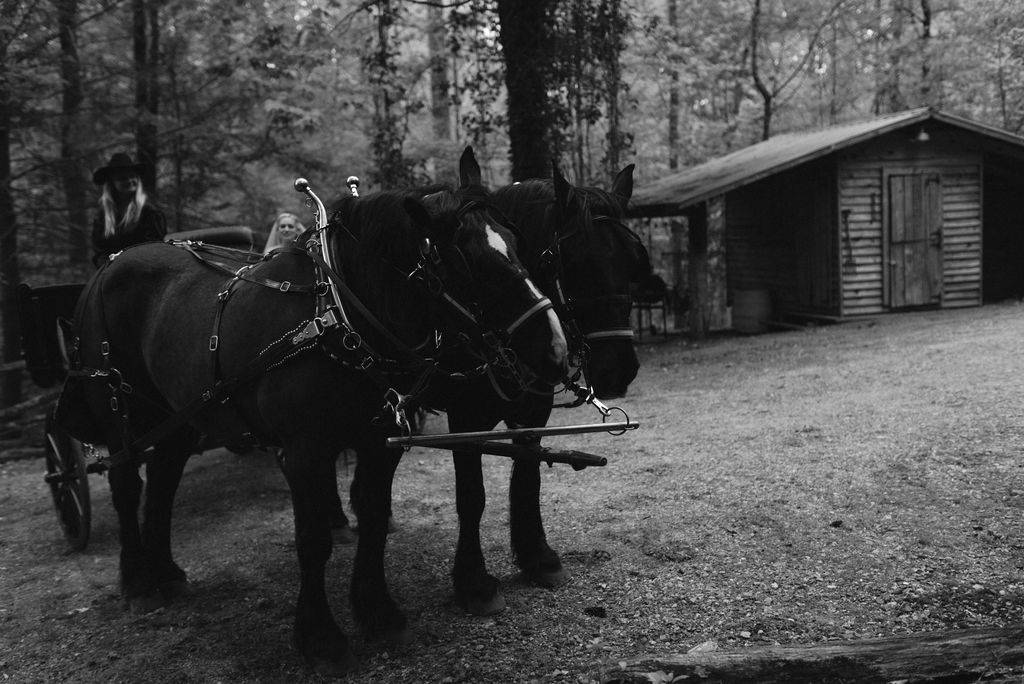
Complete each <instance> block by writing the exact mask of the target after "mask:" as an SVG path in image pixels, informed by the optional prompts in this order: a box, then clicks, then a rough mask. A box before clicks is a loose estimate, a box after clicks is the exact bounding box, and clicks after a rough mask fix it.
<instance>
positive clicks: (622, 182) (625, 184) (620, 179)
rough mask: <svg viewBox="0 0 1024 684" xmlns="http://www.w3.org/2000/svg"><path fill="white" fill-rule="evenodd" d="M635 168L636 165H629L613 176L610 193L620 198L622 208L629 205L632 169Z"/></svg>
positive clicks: (631, 191)
mask: <svg viewBox="0 0 1024 684" xmlns="http://www.w3.org/2000/svg"><path fill="white" fill-rule="evenodd" d="M635 168H636V164H630V165H629V166H627V167H626V168H624V169H622V170H621V171H619V172H618V173H617V174H615V182H613V183H612V193H613V194H615V195H617V196H619V197H620V198H622V206H623V207H625V206H626V204H628V203H629V198H630V197H632V196H633V169H635Z"/></svg>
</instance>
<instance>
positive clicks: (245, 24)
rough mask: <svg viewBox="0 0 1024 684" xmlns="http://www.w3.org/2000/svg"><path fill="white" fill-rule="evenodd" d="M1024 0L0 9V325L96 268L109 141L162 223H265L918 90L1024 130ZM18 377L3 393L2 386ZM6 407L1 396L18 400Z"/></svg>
mask: <svg viewBox="0 0 1024 684" xmlns="http://www.w3.org/2000/svg"><path fill="white" fill-rule="evenodd" d="M1020 9H1021V6H1020V2H1019V0H708V1H707V2H684V1H682V0H533V1H531V2H525V1H521V0H443V1H434V0H363V1H355V0H287V1H286V0H262V1H260V2H255V1H252V0H247V1H242V2H230V3H219V2H211V1H209V0H187V1H186V0H0V179H2V181H3V182H2V183H0V279H2V282H0V326H2V327H3V333H4V335H3V343H4V349H3V351H4V354H3V357H4V361H6V362H10V361H13V360H14V359H16V358H17V355H18V354H19V353H20V352H19V350H18V348H17V347H18V344H17V338H16V336H15V333H16V327H17V326H16V325H12V324H11V323H12V318H13V317H14V316H15V314H16V308H14V306H15V305H14V302H15V297H14V294H13V293H14V288H15V287H16V286H17V284H18V282H20V281H27V282H30V283H31V284H33V285H40V284H46V283H51V282H68V281H81V280H84V279H85V278H86V277H87V276H88V274H89V273H90V272H91V266H90V265H89V261H88V255H89V244H88V227H89V222H90V221H91V218H92V216H93V213H94V211H95V207H96V199H97V193H96V189H95V187H94V186H93V185H92V183H91V180H90V177H91V171H92V170H93V169H95V168H97V167H98V166H101V165H102V164H103V163H105V162H106V160H107V159H109V157H110V155H111V154H112V153H113V152H116V151H128V152H130V153H132V154H133V156H136V157H141V158H148V159H152V160H154V161H155V162H156V165H157V169H158V172H157V179H156V181H157V182H156V186H155V188H154V192H155V196H156V198H157V200H158V201H159V203H160V205H161V206H162V207H164V209H165V211H166V212H167V215H168V220H169V224H170V229H171V230H172V231H173V230H188V229H193V228H200V227H206V226H212V225H248V226H250V227H252V228H253V229H254V230H256V231H260V232H265V231H266V230H268V229H269V226H270V224H271V222H272V220H273V218H274V216H275V215H276V214H277V213H278V212H279V211H282V210H291V211H296V212H297V213H299V214H300V216H305V215H307V214H306V213H304V212H305V211H306V210H304V209H303V207H302V203H301V201H300V199H301V198H300V197H299V196H298V195H297V193H295V192H294V190H292V181H293V180H294V179H295V178H296V177H297V176H304V177H306V178H309V179H310V181H311V184H312V186H313V187H314V188H315V189H317V190H318V192H319V193H320V194H321V196H324V197H325V198H329V197H331V196H333V195H335V194H337V193H338V192H340V191H341V190H343V189H344V179H345V178H346V177H347V176H349V175H353V174H354V175H357V176H359V177H360V178H361V179H363V189H364V191H372V190H374V189H380V188H385V187H396V186H403V185H409V184H416V183H424V182H427V181H451V180H454V178H453V174H454V169H455V168H456V159H457V157H458V155H459V154H460V153H461V151H462V149H463V148H464V147H465V146H466V145H468V144H471V145H473V146H474V148H475V150H476V152H477V155H478V157H479V158H480V159H481V160H482V162H483V163H484V166H485V179H486V180H487V181H488V182H490V183H491V184H493V185H498V184H502V183H507V182H510V181H511V180H513V179H515V180H520V179H522V178H525V177H530V176H536V175H544V174H546V173H548V172H549V170H550V161H551V160H552V159H557V160H558V161H559V163H560V165H561V166H562V168H563V170H565V171H566V172H567V173H568V175H569V176H570V177H571V178H573V179H574V180H575V181H576V182H579V183H594V184H598V185H603V186H607V185H608V184H609V183H610V179H611V177H612V176H613V174H614V172H615V171H616V170H618V169H619V168H621V167H622V166H623V165H625V164H627V163H632V162H635V163H636V164H637V173H636V180H637V183H638V184H643V183H644V182H645V181H649V180H653V179H656V178H659V177H661V176H663V175H665V174H666V173H668V172H670V171H671V170H672V169H676V168H683V167H686V166H689V165H692V164H695V163H699V162H701V161H704V160H706V159H708V158H711V157H714V156H718V155H721V154H723V153H726V152H729V151H731V150H734V149H737V148H740V147H744V146H746V145H749V144H751V143H754V142H756V141H758V140H760V139H763V138H766V137H769V136H771V135H773V134H777V133H782V132H787V131H792V130H803V129H808V128H816V127H820V126H825V125H830V124H833V123H839V122H843V121H848V120H852V119H860V118H864V117H868V116H872V115H876V114H884V113H889V112H894V111H900V110H904V109H908V108H911V107H917V106H922V105H930V106H933V107H936V108H939V109H942V110H945V111H948V112H951V113H955V114H959V115H962V116H967V117H970V118H972V119H975V120H977V121H980V122H983V123H987V124H990V125H994V126H998V127H1000V128H1003V129H1006V130H1008V131H1010V132H1013V133H1018V134H1019V133H1021V132H1022V131H1024V13H1022V12H1021V11H1020ZM5 385H6V388H9V387H10V383H9V382H8V383H5ZM4 394H5V396H10V395H9V394H8V392H7V391H5V392H4Z"/></svg>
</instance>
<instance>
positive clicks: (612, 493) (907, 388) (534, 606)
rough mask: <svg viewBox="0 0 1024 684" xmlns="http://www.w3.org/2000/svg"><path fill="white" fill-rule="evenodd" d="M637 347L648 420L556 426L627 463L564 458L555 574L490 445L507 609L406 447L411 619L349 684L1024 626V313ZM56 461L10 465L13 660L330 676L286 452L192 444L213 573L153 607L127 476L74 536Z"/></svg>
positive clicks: (449, 493)
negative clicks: (281, 469) (524, 552)
mask: <svg viewBox="0 0 1024 684" xmlns="http://www.w3.org/2000/svg"><path fill="white" fill-rule="evenodd" d="M640 349H641V360H642V363H643V367H642V369H641V372H640V375H639V377H638V378H637V380H636V382H635V383H634V385H633V388H632V390H631V392H630V395H629V396H628V397H627V398H626V399H624V400H622V401H621V402H619V404H620V405H621V406H622V407H623V408H625V410H627V411H628V412H629V415H630V417H632V418H634V419H636V420H638V421H640V423H641V425H642V427H641V428H640V429H639V430H637V431H636V432H633V433H630V434H627V435H624V436H621V437H611V436H608V435H605V434H599V435H584V436H576V437H558V438H552V439H550V440H547V441H546V443H547V444H549V445H556V446H557V445H561V446H564V447H572V448H578V449H582V450H586V451H591V452H594V453H600V454H602V455H605V456H607V457H608V460H609V463H608V465H607V466H606V467H604V468H589V469H587V470H584V471H581V472H574V471H573V470H572V469H571V468H569V467H568V466H559V465H556V466H555V467H553V468H551V469H550V470H548V469H545V473H544V482H545V484H544V493H543V502H544V514H545V519H546V522H547V528H548V537H549V540H550V541H551V542H552V545H553V546H554V547H555V548H557V549H559V550H560V551H561V553H562V557H563V560H564V561H565V563H566V566H567V568H568V570H569V571H570V573H571V576H572V577H571V580H570V581H569V583H568V584H567V585H565V586H563V587H561V588H559V589H556V590H544V589H539V588H534V587H531V586H528V585H526V584H524V583H522V582H521V581H519V580H518V578H517V576H516V571H515V567H514V566H513V564H512V562H511V559H510V554H509V550H508V536H507V526H506V520H507V504H506V501H505V487H506V484H507V480H508V473H509V470H510V467H509V462H508V461H506V460H504V459H501V458H499V457H491V458H490V460H488V461H487V468H486V478H487V483H488V492H489V494H490V500H489V506H488V511H487V514H486V516H485V526H484V530H483V534H484V544H485V552H486V553H487V554H488V559H489V565H490V569H491V571H492V573H494V574H495V575H496V576H498V577H499V578H500V579H501V580H502V582H503V587H504V591H505V594H506V599H507V602H508V609H507V610H506V611H505V612H504V613H502V614H500V615H498V616H496V617H492V618H476V617H471V616H468V615H465V614H463V613H462V612H461V611H460V610H459V609H458V608H457V607H456V605H455V604H454V602H453V598H452V592H451V588H450V587H451V583H450V578H449V572H450V564H451V560H452V557H453V553H454V544H455V538H456V527H457V519H456V516H455V505H454V501H453V474H452V468H451V465H450V459H449V458H448V457H447V455H446V454H445V453H444V452H440V451H431V450H421V449H416V450H413V451H410V452H409V453H408V454H407V456H406V459H405V461H404V462H403V465H402V467H401V468H400V470H399V474H398V479H397V482H396V486H395V499H396V501H395V507H394V510H395V514H396V518H397V522H398V525H399V529H398V531H397V532H396V533H395V534H393V535H392V537H391V538H390V541H389V546H388V573H389V578H390V581H391V584H392V588H393V592H394V594H395V595H396V597H397V598H398V600H399V601H400V602H401V603H402V604H403V605H404V606H405V608H406V609H407V611H408V615H409V617H410V622H411V625H412V626H413V628H414V630H415V633H414V637H413V639H412V641H411V643H410V644H409V645H407V646H405V647H403V648H402V649H401V650H399V651H392V652H389V651H385V650H382V649H381V648H379V647H378V646H376V645H375V644H368V643H366V642H364V641H363V640H362V639H360V638H358V637H356V639H355V642H354V646H355V648H356V650H357V653H358V655H359V657H360V661H361V668H360V670H359V671H358V672H357V673H356V674H354V675H353V676H351V677H350V678H349V681H351V682H356V683H360V684H362V683H370V682H385V681H387V682H392V681H394V682H397V681H416V682H438V683H441V682H591V681H599V680H600V677H601V674H602V673H603V672H607V671H608V670H609V668H614V667H615V664H616V663H617V662H619V661H622V660H627V659H630V658H634V657H636V656H639V655H641V654H658V653H680V652H686V651H687V650H689V649H691V648H693V647H696V646H698V645H702V648H704V649H710V648H718V649H722V650H726V649H729V650H733V649H742V648H750V647H757V646H763V645H768V644H783V645H792V644H813V643H817V642H822V641H831V640H845V639H860V638H869V637H877V636H888V635H905V634H917V633H923V632H930V631H935V630H943V629H951V628H961V627H974V626H979V627H980V626H1009V625H1014V624H1020V623H1022V622H1024V526H1022V524H1021V523H1022V517H1024V457H1022V450H1024V404H1022V400H1021V394H1022V389H1024V380H1022V378H1024V306H1022V305H1019V304H1000V305H990V306H986V307H983V308H979V309H967V310H960V311H945V312H922V313H912V314H902V315H891V316H885V317H879V318H876V319H873V320H870V321H867V320H866V321H860V322H854V323H846V324H842V325H835V326H827V327H818V328H809V329H806V330H802V331H789V332H777V333H771V334H766V335H760V336H751V337H742V336H723V337H717V338H715V339H712V340H710V341H709V342H707V343H705V344H701V345H693V344H690V343H687V342H686V341H685V340H683V339H670V340H668V341H664V340H661V339H658V338H653V339H652V338H651V337H650V336H648V335H645V337H644V340H643V342H642V343H641V345H640ZM596 418H597V414H596V413H595V412H594V411H593V410H592V409H586V408H584V409H576V410H573V411H561V412H560V413H559V414H558V415H557V416H556V419H557V421H558V422H560V423H564V424H575V423H584V422H592V421H593V420H595V419H596ZM441 422H442V421H441V420H440V419H433V421H432V422H431V423H430V424H429V425H428V428H429V429H431V430H434V431H436V430H440V429H442V428H443V426H442V425H441V424H440V423H441ZM42 468H43V461H42V457H41V455H40V456H39V457H37V458H33V459H20V460H8V461H4V462H0V677H2V678H3V680H4V681H11V682H19V683H22V682H58V681H59V682H63V681H74V682H93V681H96V682H139V681H150V682H295V681H310V682H315V681H319V678H318V677H316V676H314V675H311V674H310V673H309V672H308V670H307V669H306V667H305V666H304V664H303V663H302V661H301V660H300V658H299V657H298V656H297V654H296V653H295V652H294V651H293V650H291V648H290V647H289V645H288V643H289V634H290V629H291V621H292V610H293V605H294V601H295V596H296V589H297V566H296V560H295V554H294V546H293V540H292V521H291V510H290V502H289V499H288V493H287V490H286V486H285V483H284V480H283V478H282V477H281V476H280V474H279V473H278V471H277V469H276V466H275V464H274V462H273V459H272V458H270V457H269V456H267V455H265V454H251V455H247V456H238V455H235V454H232V453H229V452H227V451H223V450H218V451H212V452H208V453H206V454H203V455H201V456H198V457H195V458H193V460H192V461H191V462H190V464H189V472H188V474H187V475H186V479H185V481H184V482H183V484H182V489H181V492H180V494H179V497H178V504H177V508H176V518H175V527H174V534H175V551H176V555H177V560H178V562H179V563H180V564H181V565H182V566H183V567H184V568H185V569H186V571H187V572H188V573H189V578H190V580H191V583H192V591H191V593H190V595H189V596H187V597H186V598H185V599H184V600H182V601H181V602H180V603H177V604H175V605H173V606H172V607H171V608H168V609H166V610H162V611H159V612H157V613H155V614H152V615H148V616H141V617H139V616H134V615H131V614H130V613H128V612H126V611H125V610H124V609H123V607H122V604H121V602H120V599H119V597H118V590H117V555H118V542H117V530H116V524H115V521H114V517H113V511H112V508H111V506H110V503H109V493H108V488H107V485H106V482H105V481H104V480H103V478H102V477H101V476H92V478H91V482H90V484H91V488H92V493H93V504H94V505H93V508H94V519H93V530H92V539H91V541H90V544H89V546H88V547H87V548H86V549H85V551H84V552H77V553H72V552H69V551H68V550H67V547H66V545H65V543H64V540H63V537H62V536H61V533H60V530H59V528H58V526H57V524H56V518H55V516H54V513H53V510H52V506H51V502H50V498H49V494H48V492H47V490H46V489H45V488H44V485H43V481H42V475H41V473H42ZM342 479H343V480H345V481H346V482H344V483H343V484H345V483H347V477H346V476H345V475H344V474H343V475H342ZM352 551H353V550H352V548H351V547H337V548H336V550H335V554H334V556H333V557H332V559H331V567H330V568H329V571H330V573H331V575H332V576H333V577H334V578H335V579H336V581H335V582H333V584H332V585H331V586H330V587H329V590H330V592H331V593H330V599H331V602H332V606H333V608H334V611H335V614H336V616H337V617H338V618H339V621H340V622H341V624H342V626H343V628H344V629H346V631H347V632H348V633H349V634H355V633H356V630H355V627H354V625H353V624H352V622H351V617H350V614H349V611H348V607H347V602H346V600H345V597H346V595H347V583H348V579H347V578H348V564H349V560H350V558H351V556H352ZM1022 676H1024V675H1022Z"/></svg>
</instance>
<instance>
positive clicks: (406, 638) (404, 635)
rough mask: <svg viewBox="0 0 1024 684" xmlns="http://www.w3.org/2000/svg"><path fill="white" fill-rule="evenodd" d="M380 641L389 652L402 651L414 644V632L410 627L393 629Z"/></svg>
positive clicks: (383, 635)
mask: <svg viewBox="0 0 1024 684" xmlns="http://www.w3.org/2000/svg"><path fill="white" fill-rule="evenodd" d="M379 640H380V641H381V642H383V644H384V647H385V648H387V649H388V650H389V651H395V650H400V649H403V648H405V647H406V646H408V645H409V644H411V643H412V642H413V632H412V630H411V629H410V628H409V627H401V628H397V629H391V630H388V631H387V632H384V633H383V634H382V635H381V636H380V638H379Z"/></svg>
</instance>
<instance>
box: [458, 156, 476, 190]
mask: <svg viewBox="0 0 1024 684" xmlns="http://www.w3.org/2000/svg"><path fill="white" fill-rule="evenodd" d="M480 179H481V173H480V164H478V163H477V161H476V155H475V154H473V146H472V145H467V146H466V149H465V151H464V152H463V153H462V156H461V157H459V187H462V188H465V187H468V186H470V185H482V183H481V182H480Z"/></svg>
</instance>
